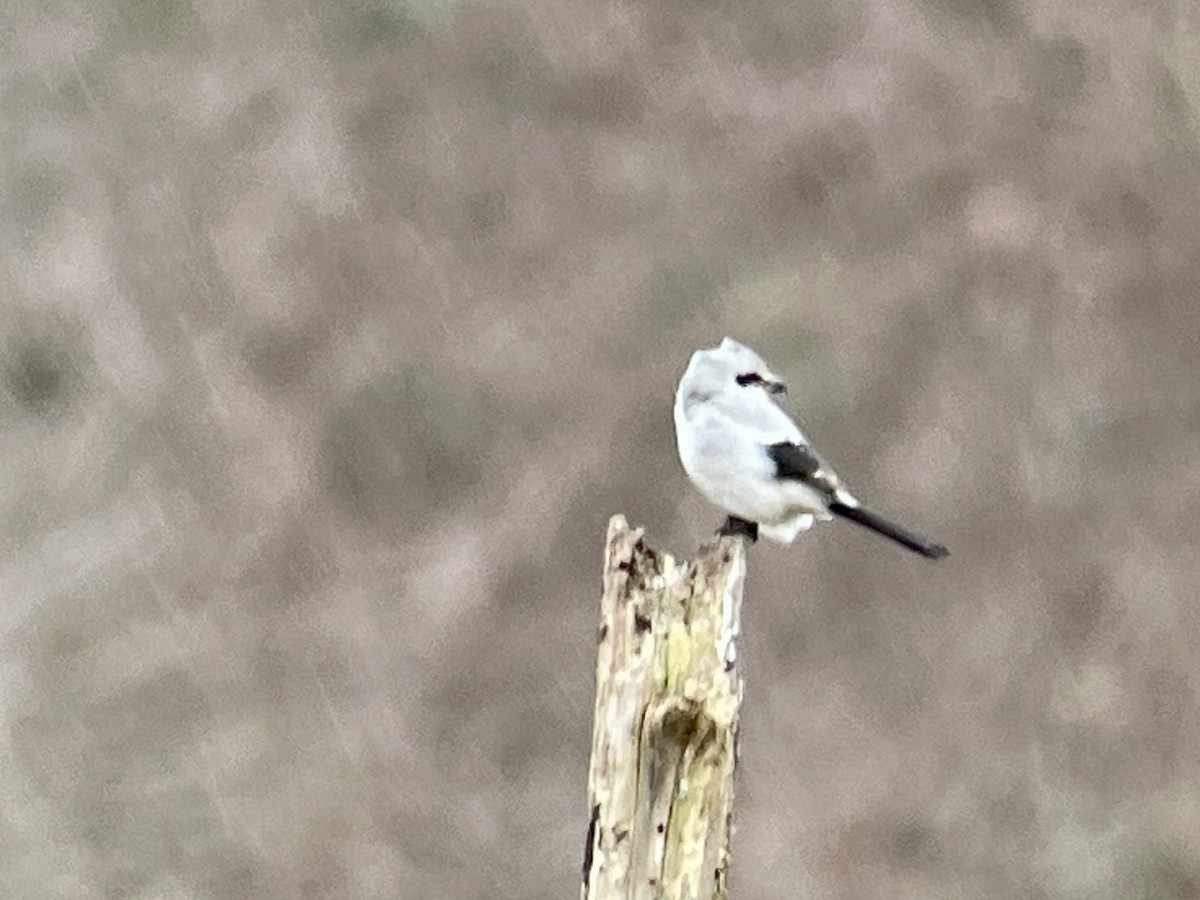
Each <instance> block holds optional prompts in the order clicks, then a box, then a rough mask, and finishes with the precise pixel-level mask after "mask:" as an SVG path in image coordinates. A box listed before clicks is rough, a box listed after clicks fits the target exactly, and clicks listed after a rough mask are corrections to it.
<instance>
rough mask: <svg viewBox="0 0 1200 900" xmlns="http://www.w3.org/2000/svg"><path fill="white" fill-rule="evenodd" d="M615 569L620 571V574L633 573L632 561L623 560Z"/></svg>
mask: <svg viewBox="0 0 1200 900" xmlns="http://www.w3.org/2000/svg"><path fill="white" fill-rule="evenodd" d="M617 568H618V569H620V570H621V571H622V572H632V571H633V560H632V559H623V560H621V561H620V562H619V563H617Z"/></svg>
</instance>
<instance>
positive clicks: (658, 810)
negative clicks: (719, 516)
mask: <svg viewBox="0 0 1200 900" xmlns="http://www.w3.org/2000/svg"><path fill="white" fill-rule="evenodd" d="M745 574H746V557H745V549H744V547H743V545H742V542H741V540H740V539H739V538H735V537H723V538H720V539H718V540H717V541H715V542H714V543H712V544H710V545H708V546H706V547H704V548H702V549H701V551H700V555H699V556H698V557H697V558H696V559H695V560H692V561H690V562H688V561H679V562H677V561H676V560H675V559H673V558H672V557H671V556H669V555H667V554H663V553H658V552H656V551H654V550H652V549H650V548H649V547H647V546H646V544H645V543H644V542H643V541H642V532H641V530H640V529H631V528H630V527H629V525H628V524H627V523H626V521H625V519H624V518H623V517H622V516H614V517H613V518H612V520H611V521H610V522H609V528H608V538H607V545H606V553H605V569H604V594H603V598H602V600H601V616H602V624H601V627H600V636H601V637H600V647H599V651H598V654H597V660H596V708H595V719H594V724H593V732H592V759H591V770H590V773H589V778H588V809H589V811H590V814H591V818H590V821H589V825H588V831H587V847H586V850H585V853H584V871H583V890H582V894H581V896H582V897H583V898H584V900H616V898H621V900H634V898H637V900H642V898H647V900H648V898H669V900H692V898H695V900H700V898H703V900H710V898H723V897H725V896H726V894H725V879H726V873H727V871H728V865H729V842H730V837H731V831H732V815H733V776H734V769H735V766H736V763H737V735H738V713H739V708H740V705H741V700H742V681H741V676H740V673H739V672H738V666H737V638H738V634H739V632H740V627H741V603H742V588H743V584H744V581H745Z"/></svg>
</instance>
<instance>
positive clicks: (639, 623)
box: [633, 613, 650, 634]
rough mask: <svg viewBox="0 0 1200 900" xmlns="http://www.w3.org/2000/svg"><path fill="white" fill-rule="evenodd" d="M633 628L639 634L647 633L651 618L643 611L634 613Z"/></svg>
mask: <svg viewBox="0 0 1200 900" xmlns="http://www.w3.org/2000/svg"><path fill="white" fill-rule="evenodd" d="M633 630H634V631H636V632H637V633H638V634H645V633H646V632H647V631H649V630H650V620H649V619H647V618H646V617H645V616H643V615H642V614H641V613H634V614H633Z"/></svg>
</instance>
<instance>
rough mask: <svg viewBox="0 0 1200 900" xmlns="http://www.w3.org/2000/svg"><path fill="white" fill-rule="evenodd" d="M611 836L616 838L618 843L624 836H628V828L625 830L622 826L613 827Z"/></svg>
mask: <svg viewBox="0 0 1200 900" xmlns="http://www.w3.org/2000/svg"><path fill="white" fill-rule="evenodd" d="M613 837H614V838H615V839H616V841H617V843H618V844H619V843H621V841H623V840H625V838H627V837H629V832H628V830H626V829H624V828H619V827H618V828H614V829H613Z"/></svg>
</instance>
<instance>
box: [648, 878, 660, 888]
mask: <svg viewBox="0 0 1200 900" xmlns="http://www.w3.org/2000/svg"><path fill="white" fill-rule="evenodd" d="M648 883H649V885H650V887H655V886H656V885H657V884H658V879H657V878H651V879H650V881H649V882H648Z"/></svg>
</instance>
